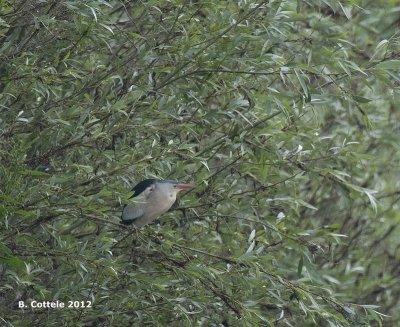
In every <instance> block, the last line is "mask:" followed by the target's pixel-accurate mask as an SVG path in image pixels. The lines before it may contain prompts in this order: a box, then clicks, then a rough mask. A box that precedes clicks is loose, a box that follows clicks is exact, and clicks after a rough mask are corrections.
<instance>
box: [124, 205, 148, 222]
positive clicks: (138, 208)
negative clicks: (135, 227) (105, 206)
mask: <svg viewBox="0 0 400 327" xmlns="http://www.w3.org/2000/svg"><path fill="white" fill-rule="evenodd" d="M143 214H144V206H143V205H140V204H139V205H138V203H132V204H127V205H126V206H125V207H124V210H123V211H122V216H121V220H122V223H123V224H132V223H133V221H134V220H136V219H138V218H140V217H142V216H143Z"/></svg>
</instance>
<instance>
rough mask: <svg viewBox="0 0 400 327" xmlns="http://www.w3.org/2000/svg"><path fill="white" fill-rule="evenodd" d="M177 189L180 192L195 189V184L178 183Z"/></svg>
mask: <svg viewBox="0 0 400 327" xmlns="http://www.w3.org/2000/svg"><path fill="white" fill-rule="evenodd" d="M176 187H177V188H178V189H179V190H188V189H191V188H193V187H194V184H185V183H178V184H176Z"/></svg>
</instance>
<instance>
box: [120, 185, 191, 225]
mask: <svg viewBox="0 0 400 327" xmlns="http://www.w3.org/2000/svg"><path fill="white" fill-rule="evenodd" d="M192 187H194V185H193V184H186V183H180V182H177V181H174V180H168V179H166V180H160V179H153V178H150V179H145V180H143V181H141V182H140V183H138V184H137V185H136V186H135V187H134V188H133V189H132V191H133V196H132V197H133V198H134V202H133V203H130V204H127V205H125V206H124V209H123V211H122V215H121V222H122V223H123V224H126V225H130V224H133V225H134V226H135V227H137V228H140V227H143V226H145V225H147V224H150V223H151V222H153V221H154V220H155V219H157V218H158V217H159V216H161V215H162V214H163V213H165V212H167V211H168V210H169V209H170V208H171V207H172V205H173V204H174V203H175V201H176V196H177V194H178V193H179V192H180V191H182V190H188V189H191V188H192Z"/></svg>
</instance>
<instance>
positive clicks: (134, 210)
mask: <svg viewBox="0 0 400 327" xmlns="http://www.w3.org/2000/svg"><path fill="white" fill-rule="evenodd" d="M135 188H136V187H135ZM135 188H134V191H135ZM153 190H154V185H153V183H151V184H148V186H147V187H146V188H145V189H144V190H143V189H142V191H141V193H139V194H138V195H135V194H134V195H133V197H135V203H131V204H127V205H125V207H124V210H123V211H122V216H121V220H122V223H123V224H127V225H128V224H132V223H133V222H134V221H135V220H136V219H139V218H141V217H143V215H144V213H145V212H144V210H145V207H146V203H147V200H148V198H149V196H150V194H151V192H152V191H153ZM135 193H136V192H135Z"/></svg>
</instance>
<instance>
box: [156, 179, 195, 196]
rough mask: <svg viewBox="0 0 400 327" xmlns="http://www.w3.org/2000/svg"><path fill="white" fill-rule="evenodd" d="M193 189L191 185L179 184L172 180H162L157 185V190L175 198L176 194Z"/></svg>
mask: <svg viewBox="0 0 400 327" xmlns="http://www.w3.org/2000/svg"><path fill="white" fill-rule="evenodd" d="M193 187H194V185H193V184H188V183H181V182H177V181H173V180H162V181H159V182H158V183H157V188H159V190H160V191H161V192H165V193H168V194H170V195H171V196H176V194H178V192H180V191H183V190H189V189H191V188H193Z"/></svg>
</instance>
